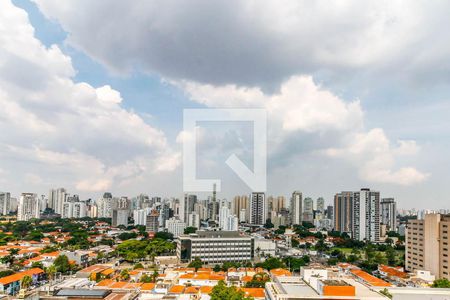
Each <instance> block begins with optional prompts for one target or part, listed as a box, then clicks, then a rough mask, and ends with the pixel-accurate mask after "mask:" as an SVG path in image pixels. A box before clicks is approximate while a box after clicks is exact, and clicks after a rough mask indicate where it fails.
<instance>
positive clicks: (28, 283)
mask: <svg viewBox="0 0 450 300" xmlns="http://www.w3.org/2000/svg"><path fill="white" fill-rule="evenodd" d="M32 283H33V279H32V278H31V277H30V276H29V275H25V276H24V277H23V278H22V280H21V281H20V287H21V288H22V289H28V288H29V287H30V286H31V284H32Z"/></svg>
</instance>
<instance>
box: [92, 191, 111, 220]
mask: <svg viewBox="0 0 450 300" xmlns="http://www.w3.org/2000/svg"><path fill="white" fill-rule="evenodd" d="M112 202H113V197H112V195H111V193H104V194H103V197H102V198H100V199H98V200H97V203H96V204H97V215H98V217H99V218H111V216H112V205H113V203H112Z"/></svg>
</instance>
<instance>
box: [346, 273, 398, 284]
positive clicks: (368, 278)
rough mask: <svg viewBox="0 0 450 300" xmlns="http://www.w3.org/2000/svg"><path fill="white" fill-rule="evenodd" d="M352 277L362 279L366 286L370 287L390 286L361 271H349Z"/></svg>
mask: <svg viewBox="0 0 450 300" xmlns="http://www.w3.org/2000/svg"><path fill="white" fill-rule="evenodd" d="M350 272H351V273H352V274H353V275H355V276H356V277H358V278H360V279H362V280H363V281H364V282H366V283H367V284H370V285H372V286H378V287H388V286H391V284H390V283H388V282H386V281H384V280H381V279H380V278H377V277H375V276H373V275H370V274H369V273H367V272H364V271H362V270H351V271H350Z"/></svg>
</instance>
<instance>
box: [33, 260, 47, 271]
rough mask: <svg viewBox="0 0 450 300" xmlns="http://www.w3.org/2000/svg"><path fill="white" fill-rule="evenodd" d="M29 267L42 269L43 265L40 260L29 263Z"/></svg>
mask: <svg viewBox="0 0 450 300" xmlns="http://www.w3.org/2000/svg"><path fill="white" fill-rule="evenodd" d="M31 267H32V268H39V269H44V265H43V264H42V262H40V261H35V262H34V263H32V264H31Z"/></svg>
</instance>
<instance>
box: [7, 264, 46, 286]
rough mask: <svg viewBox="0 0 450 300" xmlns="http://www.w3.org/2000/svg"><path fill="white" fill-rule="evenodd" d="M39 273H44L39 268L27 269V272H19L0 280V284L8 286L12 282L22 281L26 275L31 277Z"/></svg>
mask: <svg viewBox="0 0 450 300" xmlns="http://www.w3.org/2000/svg"><path fill="white" fill-rule="evenodd" d="M41 273H44V271H43V270H42V269H40V268H33V269H29V270H26V271H23V272H19V273H16V274H12V275H9V276H5V277H3V278H0V284H3V285H5V284H9V283H12V282H16V281H20V280H22V278H23V277H25V276H27V275H28V276H33V275H37V274H41Z"/></svg>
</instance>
